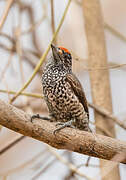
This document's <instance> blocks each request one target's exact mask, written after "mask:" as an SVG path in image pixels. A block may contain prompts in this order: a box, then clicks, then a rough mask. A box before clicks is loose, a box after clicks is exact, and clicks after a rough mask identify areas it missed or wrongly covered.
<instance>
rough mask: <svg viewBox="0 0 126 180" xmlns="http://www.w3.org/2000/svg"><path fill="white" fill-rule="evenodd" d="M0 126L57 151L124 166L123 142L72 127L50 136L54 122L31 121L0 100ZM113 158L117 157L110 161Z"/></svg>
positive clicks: (124, 147)
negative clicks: (65, 150) (72, 152)
mask: <svg viewBox="0 0 126 180" xmlns="http://www.w3.org/2000/svg"><path fill="white" fill-rule="evenodd" d="M0 124H1V125H3V126H5V127H7V128H9V129H11V130H14V131H15V132H18V133H21V134H23V135H25V136H29V137H32V138H34V139H37V140H39V141H42V142H44V143H47V144H49V145H51V146H53V147H55V148H57V149H67V150H70V151H74V152H78V153H81V154H86V155H89V156H93V157H98V158H103V159H107V160H112V161H115V162H122V163H124V164H126V142H122V141H119V140H116V139H114V138H110V137H107V136H103V135H98V134H96V135H95V136H94V134H91V133H89V132H85V131H80V130H76V129H72V128H65V129H63V130H61V131H59V132H57V134H56V135H54V133H53V132H54V130H55V128H56V127H55V123H51V122H48V121H45V120H39V119H34V121H33V123H32V122H31V116H30V115H29V114H27V113H25V112H24V111H22V110H20V109H18V108H16V107H14V106H12V105H10V104H7V103H5V102H4V101H2V100H0ZM116 155H119V156H121V159H120V158H114V157H116Z"/></svg>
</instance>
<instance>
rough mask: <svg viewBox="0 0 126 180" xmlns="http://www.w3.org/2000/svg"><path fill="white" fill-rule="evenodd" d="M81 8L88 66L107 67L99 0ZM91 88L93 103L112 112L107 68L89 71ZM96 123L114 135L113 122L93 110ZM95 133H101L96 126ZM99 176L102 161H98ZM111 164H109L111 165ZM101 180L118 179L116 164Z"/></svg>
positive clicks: (88, 2) (85, 1)
mask: <svg viewBox="0 0 126 180" xmlns="http://www.w3.org/2000/svg"><path fill="white" fill-rule="evenodd" d="M83 10H84V19H85V29H86V34H87V41H88V51H89V60H88V65H89V68H94V69H95V68H100V67H107V56H106V48H105V38H104V25H103V18H102V13H101V7H100V1H99V0H83ZM89 74H90V80H91V90H92V99H93V103H94V104H96V105H98V106H100V107H102V108H105V109H106V110H108V111H109V112H112V101H111V93H110V83H109V72H108V70H99V71H98V70H95V71H90V72H89ZM95 120H96V124H98V125H99V126H101V127H104V128H105V129H106V130H108V131H110V132H111V134H112V136H113V137H115V130H114V122H112V121H111V120H110V119H107V118H105V117H103V116H101V115H100V114H99V113H97V112H96V111H95ZM96 131H97V133H101V134H103V133H102V132H100V131H99V130H98V129H97V128H96ZM100 165H101V176H102V169H103V167H104V161H103V160H101V161H100ZM111 165H112V164H110V166H111ZM102 179H103V180H112V179H113V180H119V179H120V175H119V169H118V166H116V167H115V168H113V169H112V170H111V171H110V172H109V173H108V174H107V175H106V176H104V178H102Z"/></svg>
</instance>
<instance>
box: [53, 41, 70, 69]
mask: <svg viewBox="0 0 126 180" xmlns="http://www.w3.org/2000/svg"><path fill="white" fill-rule="evenodd" d="M51 48H52V54H53V60H54V61H55V63H56V64H62V65H63V66H64V68H67V69H69V70H71V69H72V56H71V54H70V52H69V51H68V50H67V49H66V48H64V47H56V46H54V45H53V44H51Z"/></svg>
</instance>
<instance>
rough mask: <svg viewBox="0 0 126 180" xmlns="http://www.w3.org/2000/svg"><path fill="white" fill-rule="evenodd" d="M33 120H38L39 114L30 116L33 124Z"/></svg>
mask: <svg viewBox="0 0 126 180" xmlns="http://www.w3.org/2000/svg"><path fill="white" fill-rule="evenodd" d="M35 118H40V115H39V114H34V115H32V116H31V122H33V119H35Z"/></svg>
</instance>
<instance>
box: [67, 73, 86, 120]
mask: <svg viewBox="0 0 126 180" xmlns="http://www.w3.org/2000/svg"><path fill="white" fill-rule="evenodd" d="M66 80H67V82H69V84H70V85H71V87H72V89H73V91H74V93H75V94H76V96H77V97H78V99H79V101H80V103H81V104H82V105H83V107H84V110H85V111H86V113H87V115H88V118H89V111H88V103H87V100H86V97H85V93H84V90H83V88H82V85H81V83H80V82H79V80H78V79H77V77H76V76H75V75H74V74H67V76H66Z"/></svg>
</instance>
